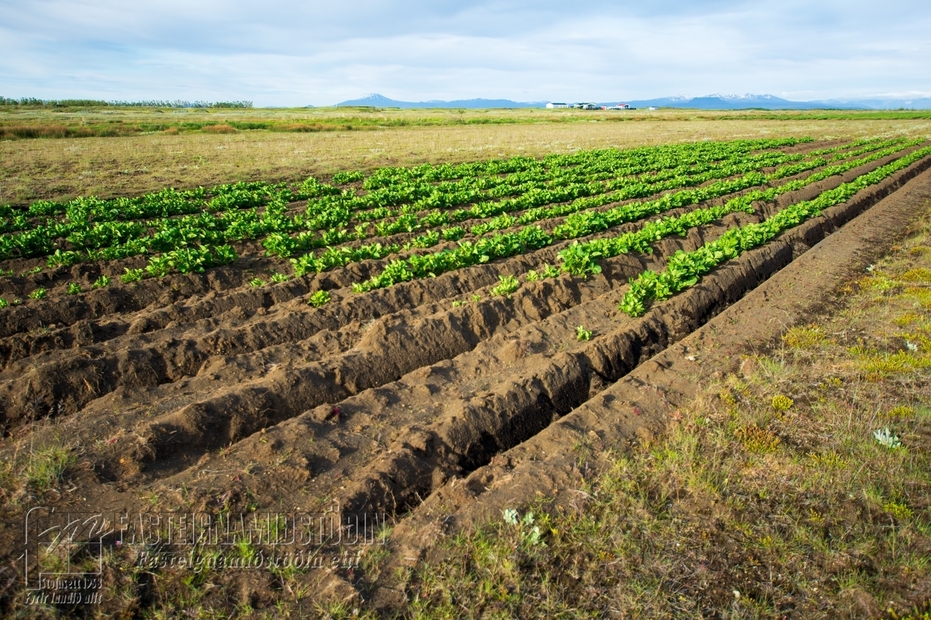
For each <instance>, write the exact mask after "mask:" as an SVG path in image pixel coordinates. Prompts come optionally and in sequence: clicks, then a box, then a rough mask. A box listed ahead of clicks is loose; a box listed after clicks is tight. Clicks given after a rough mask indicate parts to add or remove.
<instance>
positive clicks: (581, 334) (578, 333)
mask: <svg viewBox="0 0 931 620" xmlns="http://www.w3.org/2000/svg"><path fill="white" fill-rule="evenodd" d="M575 339H576V340H578V341H579V342H588V341H589V340H591V339H592V332H591V330H588V329H585V327H583V326H582V325H579V326H578V327H576V328H575Z"/></svg>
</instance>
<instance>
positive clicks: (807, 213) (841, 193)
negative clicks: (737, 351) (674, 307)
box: [620, 147, 931, 316]
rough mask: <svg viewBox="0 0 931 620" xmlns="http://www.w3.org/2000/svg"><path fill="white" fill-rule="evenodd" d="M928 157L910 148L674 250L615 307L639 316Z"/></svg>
mask: <svg viewBox="0 0 931 620" xmlns="http://www.w3.org/2000/svg"><path fill="white" fill-rule="evenodd" d="M928 155H931V147H926V148H923V149H919V150H916V151H914V152H912V153H910V154H909V155H906V156H904V157H902V158H899V159H897V160H896V161H894V162H892V163H889V164H887V165H885V166H881V167H880V168H877V169H876V170H874V171H872V172H869V173H866V174H863V175H861V176H859V177H857V178H856V179H855V180H853V181H851V182H849V183H844V184H842V185H840V186H838V187H836V188H835V189H832V190H828V191H825V192H823V193H822V194H820V195H819V196H818V197H817V198H815V199H814V200H807V201H804V202H799V203H796V204H794V205H792V206H790V207H786V208H785V209H782V210H781V211H779V212H778V213H776V214H775V215H773V216H772V217H769V218H767V219H766V220H764V221H763V222H760V223H758V224H747V225H746V226H742V227H740V228H733V229H731V230H728V231H727V232H725V233H724V234H723V235H721V237H719V238H718V239H716V240H715V241H712V242H709V243H706V244H705V245H703V246H702V247H700V248H698V249H697V250H695V251H693V252H683V251H679V252H676V253H675V254H674V255H673V256H672V257H670V259H669V261H668V262H667V265H666V269H665V270H663V271H662V272H660V273H656V272H653V271H645V272H643V273H642V274H641V275H640V276H638V277H637V279H636V280H634V281H632V282H631V284H630V288H629V289H628V291H627V293H626V294H625V295H624V298H623V300H622V301H621V303H620V309H621V310H623V311H624V312H626V313H627V314H629V315H630V316H641V315H642V314H644V312H646V308H647V306H648V305H649V304H650V303H651V302H652V301H655V300H663V299H668V298H669V297H671V296H673V295H675V294H676V293H678V292H680V291H682V290H684V289H686V288H688V287H690V286H693V285H694V284H696V283H697V282H698V280H699V279H700V278H701V276H702V275H704V274H706V273H708V272H709V271H711V270H712V269H713V268H714V267H716V266H718V265H719V264H721V263H723V262H725V261H728V260H730V259H732V258H736V257H737V256H740V254H742V253H743V252H745V251H747V250H750V249H752V248H755V247H758V246H760V245H762V244H764V243H766V242H767V241H769V240H771V239H773V238H774V237H776V236H777V235H778V234H780V233H781V232H783V231H785V230H787V229H789V228H793V227H795V226H798V225H799V224H801V223H802V222H804V221H805V220H807V219H809V218H811V217H816V216H818V215H820V214H821V212H822V211H823V210H824V209H826V208H828V207H831V206H834V205H837V204H840V203H842V202H844V201H846V200H849V199H850V198H851V197H852V196H853V195H854V194H856V193H857V192H858V191H860V190H861V189H864V188H866V187H869V186H870V185H874V184H876V183H878V182H880V181H881V180H883V179H885V178H886V177H888V176H889V175H891V174H893V173H894V172H897V171H898V170H901V169H903V168H905V167H906V166H908V165H910V164H912V163H914V162H915V161H918V160H919V159H921V158H923V157H926V156H928Z"/></svg>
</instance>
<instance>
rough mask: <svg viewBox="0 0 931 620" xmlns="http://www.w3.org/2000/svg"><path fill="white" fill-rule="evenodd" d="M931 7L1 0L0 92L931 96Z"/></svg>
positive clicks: (329, 97)
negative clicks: (28, 0) (715, 93)
mask: <svg viewBox="0 0 931 620" xmlns="http://www.w3.org/2000/svg"><path fill="white" fill-rule="evenodd" d="M929 31H931V5H928V4H927V2H926V1H925V2H917V1H911V0H907V1H893V2H884V3H877V2H863V1H854V2H841V1H840V0H827V1H817V0H814V1H809V2H802V1H799V0H786V1H785V2H780V3H775V2H767V3H760V2H740V1H732V0H712V1H708V2H695V1H692V2H683V1H680V0H659V1H658V2H649V3H646V2H643V3H630V2H608V1H606V0H591V1H589V2H586V3H584V4H570V3H566V2H565V1H561V2H556V1H554V0H538V1H535V2H530V1H525V0H517V1H511V2H501V1H494V0H488V1H478V2H470V3H462V2H452V1H449V0H440V1H439V2H432V3H429V4H428V3H422V2H413V1H409V0H393V1H391V2H388V1H387V0H359V1H357V2H353V3H351V4H342V5H337V3H333V2H320V1H318V0H311V1H310V2H293V1H290V0H285V1H277V2H276V1H274V0H272V1H270V2H264V3H256V2H243V1H241V0H231V1H225V2H219V1H217V0H203V1H201V2H190V1H186V2H182V1H180V0H153V1H151V2H149V3H146V4H135V3H126V2H124V1H120V2H117V1H115V0H84V1H81V0H68V1H65V0H35V1H31V2H28V3H24V2H21V1H15V2H14V1H12V0H0V95H4V96H7V97H24V96H31V97H40V98H49V99H58V98H93V99H121V100H142V99H186V100H214V101H218V100H241V99H247V100H252V101H254V102H255V103H256V105H306V104H313V105H330V104H333V103H336V102H338V101H342V100H345V99H352V98H357V97H360V96H362V95H364V94H366V93H369V92H380V93H382V94H384V95H387V96H389V97H391V98H394V99H402V100H409V101H418V100H429V99H469V98H476V97H483V98H507V99H513V100H516V101H541V100H570V101H574V100H591V101H602V100H611V99H617V98H621V99H647V98H651V97H658V96H664V95H674V94H689V95H700V94H704V93H709V92H722V93H746V92H758V93H762V92H765V93H771V94H774V95H778V96H780V97H785V98H788V99H794V100H811V99H829V98H845V97H847V98H853V97H877V96H889V97H893V96H894V97H919V96H925V97H927V96H931V83H929V82H931V73H929V71H928V67H929V66H931V37H928V36H927V33H928V32H929Z"/></svg>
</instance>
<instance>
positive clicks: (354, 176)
mask: <svg viewBox="0 0 931 620" xmlns="http://www.w3.org/2000/svg"><path fill="white" fill-rule="evenodd" d="M364 178H365V173H363V172H361V171H359V170H355V171H353V172H337V173H336V174H334V175H333V183H335V184H336V185H345V184H347V183H354V182H355V181H361V180H362V179H364Z"/></svg>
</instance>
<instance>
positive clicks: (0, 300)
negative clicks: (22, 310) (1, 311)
mask: <svg viewBox="0 0 931 620" xmlns="http://www.w3.org/2000/svg"><path fill="white" fill-rule="evenodd" d="M9 305H10V302H8V301H7V300H6V299H4V298H3V297H0V308H6V307H7V306H9Z"/></svg>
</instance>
